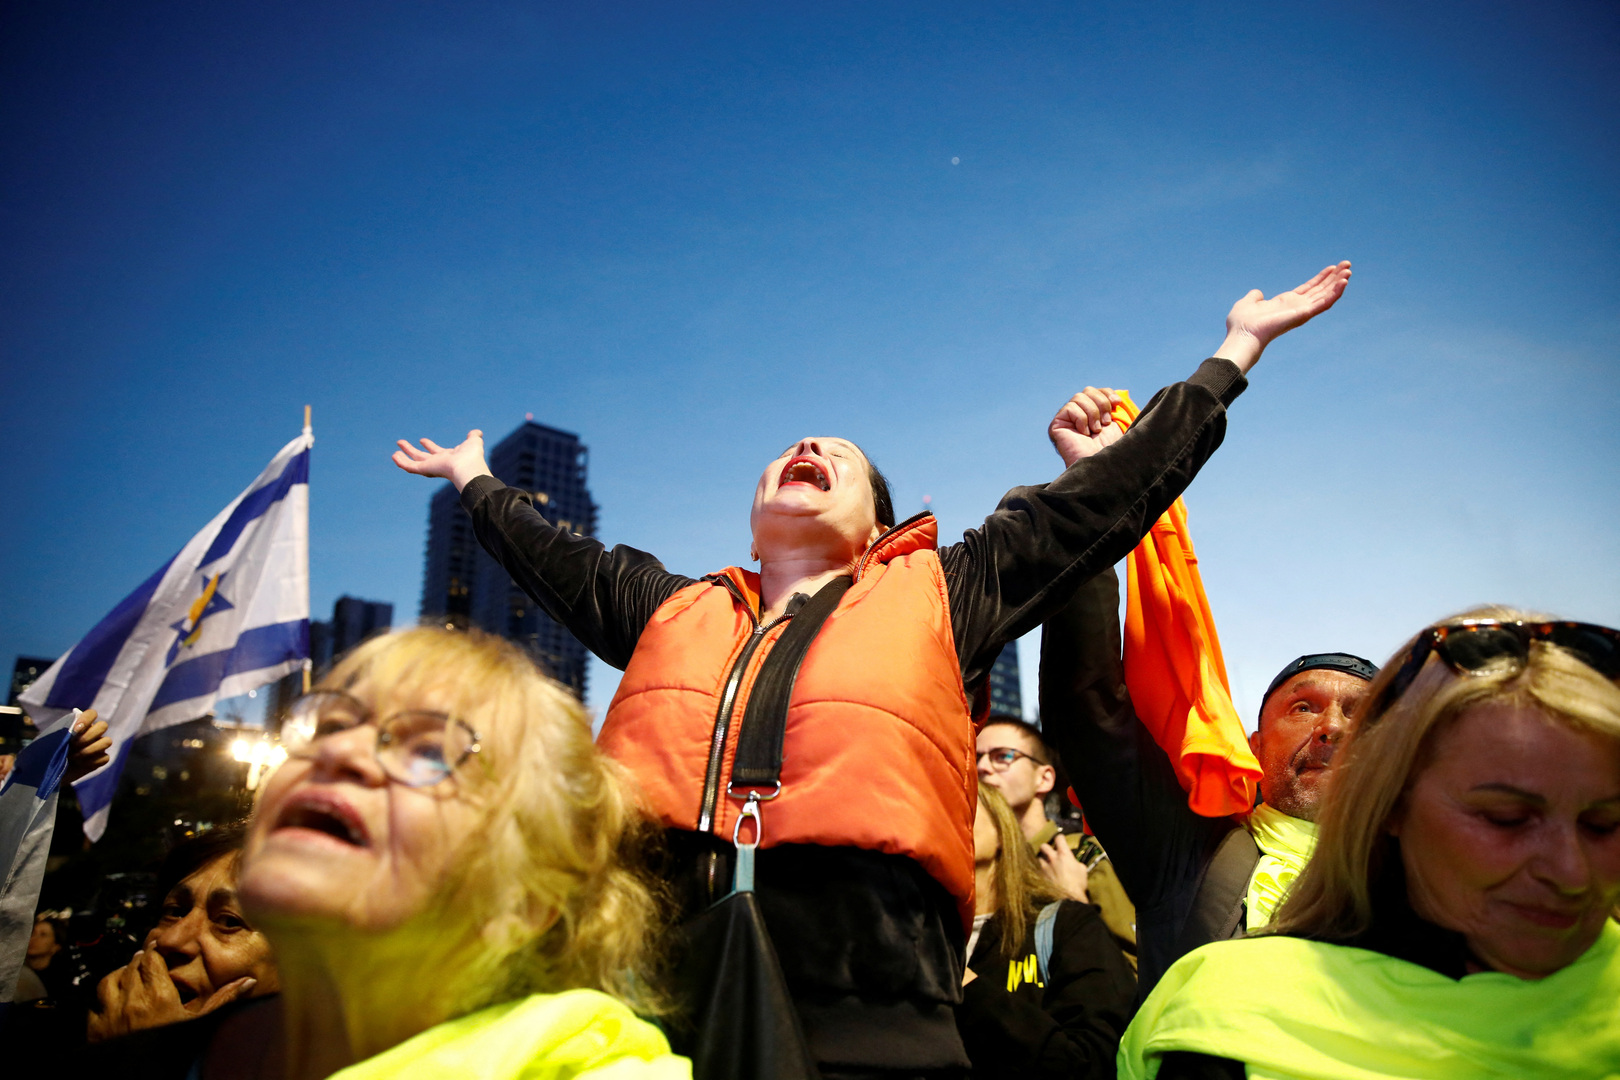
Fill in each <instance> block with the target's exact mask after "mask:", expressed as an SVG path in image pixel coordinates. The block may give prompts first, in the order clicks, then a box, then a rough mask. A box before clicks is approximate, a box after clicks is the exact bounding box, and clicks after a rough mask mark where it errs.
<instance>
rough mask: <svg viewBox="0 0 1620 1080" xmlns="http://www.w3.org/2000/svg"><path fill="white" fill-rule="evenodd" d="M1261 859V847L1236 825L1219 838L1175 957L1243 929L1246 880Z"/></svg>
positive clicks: (1230, 936)
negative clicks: (1219, 840) (1218, 843)
mask: <svg viewBox="0 0 1620 1080" xmlns="http://www.w3.org/2000/svg"><path fill="white" fill-rule="evenodd" d="M1259 861H1260V848H1259V847H1257V846H1256V845H1255V842H1254V837H1252V836H1250V835H1249V830H1248V829H1246V828H1244V827H1243V826H1242V825H1238V826H1236V827H1235V828H1233V829H1232V831H1231V832H1229V833H1227V834H1226V835H1225V836H1223V837H1222V838H1221V842H1220V845H1219V846H1218V847H1216V848H1215V854H1214V855H1213V856H1211V857H1210V860H1209V866H1208V867H1207V868H1206V869H1205V870H1204V877H1203V880H1202V881H1200V882H1199V883H1198V891H1197V892H1195V893H1194V894H1193V902H1192V909H1191V910H1190V911H1188V912H1187V921H1186V922H1185V923H1183V924H1182V927H1181V934H1180V936H1179V937H1178V938H1177V939H1176V953H1175V955H1176V956H1177V957H1181V956H1185V955H1187V954H1188V953H1190V952H1192V951H1193V950H1194V949H1196V948H1198V947H1199V946H1200V945H1208V944H1209V943H1210V942H1211V941H1225V940H1226V939H1227V938H1232V937H1239V936H1241V935H1242V932H1243V902H1244V899H1245V898H1246V897H1247V896H1248V894H1249V879H1250V878H1251V877H1253V876H1254V868H1255V864H1257V863H1258V862H1259Z"/></svg>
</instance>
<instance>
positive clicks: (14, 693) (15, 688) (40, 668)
mask: <svg viewBox="0 0 1620 1080" xmlns="http://www.w3.org/2000/svg"><path fill="white" fill-rule="evenodd" d="M54 663H56V661H55V660H47V659H46V658H45V657H43V656H19V657H17V663H16V665H15V666H14V667H12V669H11V696H10V697H8V698H6V704H7V705H15V704H17V698H18V697H20V696H21V695H22V692H23V691H24V690H26V689H28V688H29V687H30V686H32V685H34V680H35V679H37V678H39V677H40V676H41V675H43V674H45V670H46V669H47V668H49V667H50V666H51V665H52V664H54Z"/></svg>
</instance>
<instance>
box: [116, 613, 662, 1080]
mask: <svg viewBox="0 0 1620 1080" xmlns="http://www.w3.org/2000/svg"><path fill="white" fill-rule="evenodd" d="M282 739H283V743H284V745H286V746H287V747H288V749H289V753H290V757H289V758H288V760H287V761H286V763H285V764H283V765H282V766H281V767H280V768H278V769H277V770H276V772H275V773H274V774H273V775H272V776H271V777H270V779H269V780H268V781H266V783H265V786H264V788H263V790H262V793H261V797H260V800H259V804H258V806H257V807H256V809H255V811H254V815H253V820H252V823H251V825H250V826H249V830H248V836H247V842H246V845H245V847H244V850H243V853H242V858H241V865H240V870H239V872H238V877H237V882H236V888H237V892H238V895H239V896H240V897H241V900H242V903H243V905H244V908H245V910H246V912H247V914H248V917H249V918H251V919H252V920H253V921H254V923H255V925H257V926H258V927H259V928H260V929H262V930H263V932H264V934H265V935H266V936H267V937H268V938H269V939H270V942H271V944H272V945H273V946H274V948H275V950H276V955H277V958H278V961H279V965H280V974H281V994H280V996H279V997H278V998H274V999H270V1000H269V1001H267V1002H266V1003H264V1004H262V1005H261V1004H257V1003H254V1004H252V1005H250V1006H247V1007H242V1008H239V1009H237V1010H236V1011H231V1012H229V1013H228V1014H225V1010H221V1012H219V1013H215V1014H213V1015H212V1016H210V1017H207V1018H204V1019H201V1020H195V1021H192V1022H191V1023H190V1024H186V1025H182V1027H183V1028H191V1029H195V1036H194V1039H193V1042H192V1044H191V1047H190V1052H189V1053H187V1054H181V1055H179V1058H178V1059H177V1060H174V1061H172V1062H170V1063H168V1065H170V1066H172V1067H171V1068H170V1070H169V1071H167V1072H165V1071H163V1069H160V1068H158V1067H157V1065H158V1064H159V1063H153V1062H149V1061H143V1060H140V1059H139V1057H138V1056H136V1055H128V1054H126V1055H125V1056H124V1057H123V1058H122V1059H121V1064H120V1067H119V1068H118V1071H117V1075H119V1076H121V1077H125V1078H129V1077H134V1076H159V1075H172V1076H176V1077H181V1076H184V1077H201V1078H202V1080H210V1078H213V1077H232V1078H250V1080H252V1078H263V1080H272V1078H274V1080H316V1078H318V1077H327V1076H336V1077H341V1078H343V1080H372V1078H378V1080H380V1078H383V1077H389V1078H427V1077H443V1076H477V1077H481V1078H489V1080H508V1078H511V1080H515V1078H518V1077H525V1078H527V1077H565V1076H566V1077H596V1076H603V1077H606V1076H612V1077H613V1078H615V1080H619V1078H625V1080H629V1078H636V1080H687V1078H689V1077H690V1066H689V1063H688V1062H687V1061H686V1060H685V1059H684V1058H677V1057H674V1056H673V1055H671V1054H670V1052H669V1047H668V1044H667V1043H666V1042H665V1039H664V1036H663V1035H662V1034H661V1033H660V1032H659V1030H658V1029H657V1028H656V1027H654V1026H653V1025H652V1024H651V1023H648V1022H646V1021H645V1020H642V1019H639V1018H638V1017H637V1010H640V1011H641V1012H643V1013H646V1012H651V1011H655V1010H656V1009H657V1004H658V1003H657V1002H656V1001H653V1000H650V998H649V995H648V991H647V985H648V984H647V982H646V980H645V977H644V973H645V972H646V970H647V968H648V965H649V961H650V960H651V957H650V955H649V945H648V943H649V939H650V933H651V931H652V929H653V926H654V923H655V920H656V916H657V911H658V909H657V906H656V905H655V902H654V895H653V893H652V892H650V891H649V889H648V887H647V885H646V884H645V883H644V881H643V879H642V878H641V876H640V875H639V874H638V873H637V872H636V871H634V870H633V869H631V868H630V866H629V865H627V862H626V854H627V851H628V850H629V849H631V848H632V847H633V846H634V844H635V842H636V840H637V837H638V835H639V834H640V832H641V830H642V829H643V825H642V823H641V819H640V817H639V816H638V814H637V812H636V810H635V808H634V802H633V799H632V797H631V796H630V795H629V794H628V792H627V791H626V790H625V788H624V786H623V784H622V782H621V779H620V775H619V771H618V769H617V768H616V767H615V766H613V765H612V764H611V763H610V762H608V761H607V760H606V759H605V758H603V757H602V756H601V755H600V754H598V753H597V751H596V748H595V747H594V746H593V745H592V743H591V732H590V727H589V724H588V722H587V718H586V716H585V713H584V710H583V709H581V707H580V706H579V704H578V703H577V702H576V701H574V700H573V699H572V698H571V697H570V696H569V695H568V694H567V693H566V692H565V691H564V690H562V689H561V688H560V687H558V686H557V685H556V684H554V683H552V682H551V681H550V680H548V679H546V678H545V677H544V676H542V675H541V674H540V672H539V671H538V670H537V669H536V668H535V666H534V664H533V662H532V661H531V660H529V658H528V657H527V656H526V655H525V654H524V653H523V652H521V651H520V650H519V649H517V648H516V647H515V646H513V645H511V644H510V643H507V642H504V641H501V640H500V639H498V638H493V637H488V636H484V635H480V634H477V633H457V632H452V631H446V630H441V629H432V628H419V629H415V630H408V631H405V632H403V633H398V634H392V635H388V636H386V637H381V638H377V639H374V640H372V641H369V642H367V643H366V644H364V645H362V646H361V647H360V648H358V649H356V650H355V651H354V652H353V653H351V654H349V656H348V657H347V658H346V659H344V660H343V661H342V662H341V663H340V664H338V666H337V667H336V668H335V669H334V670H333V671H332V673H331V674H330V675H328V676H327V677H326V678H325V679H324V680H322V682H321V684H320V686H319V687H318V688H317V690H316V692H315V693H314V694H312V695H310V696H308V697H306V698H305V699H304V700H303V701H302V702H301V703H300V704H299V705H298V706H297V707H296V708H295V709H294V710H293V713H292V715H291V716H290V717H289V718H288V719H287V721H286V722H285V724H284V726H283V728H282ZM221 1017H223V1018H221ZM116 1046H117V1043H105V1044H103V1045H102V1047H100V1048H98V1049H103V1050H110V1049H113V1048H115V1047H116Z"/></svg>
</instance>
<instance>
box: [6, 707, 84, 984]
mask: <svg viewBox="0 0 1620 1080" xmlns="http://www.w3.org/2000/svg"><path fill="white" fill-rule="evenodd" d="M78 718H79V710H77V709H73V710H70V711H69V712H67V713H65V714H64V715H63V716H62V717H61V719H59V720H58V721H57V723H56V724H55V725H54V726H52V727H50V728H48V729H46V730H45V731H43V732H42V733H41V734H40V736H39V738H37V739H35V740H34V741H33V742H31V743H29V744H28V745H27V746H26V747H24V748H23V752H22V753H20V754H18V755H17V761H16V764H15V766H14V767H13V769H12V770H11V775H10V776H8V777H6V783H5V787H4V788H3V789H0V853H10V854H12V859H11V872H10V873H9V874H8V875H7V877H6V879H5V881H4V882H0V1015H3V1010H4V1008H5V1007H6V1006H7V1005H9V1003H10V1002H11V996H12V995H13V994H14V993H16V991H17V972H18V971H19V970H20V969H21V967H22V962H23V956H24V955H25V954H26V953H27V952H28V936H29V935H30V934H31V933H33V931H34V905H35V903H36V902H37V901H38V900H39V886H40V883H41V882H42V881H44V879H45V859H46V856H48V855H49V854H50V850H51V833H52V832H53V831H54V826H55V824H56V789H57V787H58V786H59V785H60V784H61V783H62V774H63V773H65V772H66V771H67V764H68V749H69V746H68V740H69V739H70V738H71V732H70V730H69V729H70V728H71V726H72V724H73V722H74V721H75V720H77V719H78Z"/></svg>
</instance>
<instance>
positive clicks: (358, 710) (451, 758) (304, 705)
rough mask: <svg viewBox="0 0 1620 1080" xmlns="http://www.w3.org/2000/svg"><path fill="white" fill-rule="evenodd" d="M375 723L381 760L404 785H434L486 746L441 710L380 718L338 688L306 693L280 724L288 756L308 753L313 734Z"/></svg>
mask: <svg viewBox="0 0 1620 1080" xmlns="http://www.w3.org/2000/svg"><path fill="white" fill-rule="evenodd" d="M361 724H375V725H376V727H377V744H376V748H375V750H374V751H373V752H374V753H375V754H376V756H377V764H378V765H381V766H382V770H383V772H385V773H387V774H388V778H389V779H390V780H395V781H397V782H399V783H401V784H404V785H405V786H406V787H432V786H433V785H434V784H437V783H439V782H441V781H442V780H444V779H445V778H446V777H447V776H449V775H450V774H451V773H452V772H454V771H455V770H456V768H457V767H458V766H459V765H461V764H462V762H464V761H466V760H467V759H468V758H469V757H471V756H472V755H473V754H476V753H478V751H479V750H481V749H483V747H482V745H481V742H480V739H479V735H478V732H476V731H474V730H473V729H472V728H470V727H468V726H467V725H466V724H465V723H463V722H462V721H460V720H456V719H454V718H452V717H449V716H446V715H445V714H444V713H439V712H425V711H418V710H410V709H408V710H405V711H403V712H397V713H394V714H393V715H391V716H389V717H388V718H386V719H384V720H377V719H376V718H375V717H374V716H372V714H371V710H370V709H368V708H366V706H365V705H364V704H363V703H362V702H360V701H359V700H357V699H356V698H354V697H351V696H350V695H348V694H345V693H343V692H342V691H338V690H321V691H317V692H315V693H313V694H305V695H304V696H303V697H301V698H299V699H298V700H297V701H296V702H294V703H293V707H292V709H291V710H290V711H289V712H288V713H287V718H286V719H285V720H283V721H282V724H281V745H282V746H283V748H285V749H286V751H287V754H288V756H290V757H307V756H308V755H309V748H310V747H311V745H313V744H314V742H315V740H317V739H322V738H325V737H326V736H328V735H337V734H340V733H341V732H345V731H348V730H350V729H351V728H356V727H359V726H360V725H361Z"/></svg>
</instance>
